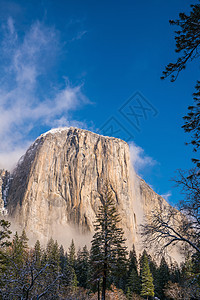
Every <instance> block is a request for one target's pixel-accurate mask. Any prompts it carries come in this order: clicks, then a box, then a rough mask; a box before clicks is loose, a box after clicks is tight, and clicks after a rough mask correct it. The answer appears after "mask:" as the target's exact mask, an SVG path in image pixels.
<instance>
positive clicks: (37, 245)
mask: <svg viewBox="0 0 200 300" xmlns="http://www.w3.org/2000/svg"><path fill="white" fill-rule="evenodd" d="M33 255H34V258H35V266H36V268H37V269H39V268H40V266H41V260H42V250H41V246H40V241H39V240H37V241H36V243H35V246H34V252H33Z"/></svg>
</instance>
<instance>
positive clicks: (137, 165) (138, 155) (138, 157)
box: [129, 142, 157, 175]
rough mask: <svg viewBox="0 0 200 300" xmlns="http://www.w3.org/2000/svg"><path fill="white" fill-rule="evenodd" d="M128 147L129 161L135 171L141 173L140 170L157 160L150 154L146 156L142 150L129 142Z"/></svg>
mask: <svg viewBox="0 0 200 300" xmlns="http://www.w3.org/2000/svg"><path fill="white" fill-rule="evenodd" d="M129 149H130V157H131V163H132V165H133V167H134V169H135V171H136V172H137V173H138V174H139V175H141V173H142V171H143V170H144V169H145V168H147V167H152V166H154V165H155V164H157V162H156V161H155V160H154V159H153V158H152V157H150V156H147V155H146V154H145V153H144V150H143V149H142V148H141V147H139V146H137V145H136V144H134V143H133V142H131V143H130V144H129Z"/></svg>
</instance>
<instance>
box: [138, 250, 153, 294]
mask: <svg viewBox="0 0 200 300" xmlns="http://www.w3.org/2000/svg"><path fill="white" fill-rule="evenodd" d="M141 296H143V297H146V298H147V299H148V297H149V296H150V297H153V296H154V285H153V277H152V274H151V272H150V268H149V262H148V257H147V255H146V253H144V255H143V262H142V270H141Z"/></svg>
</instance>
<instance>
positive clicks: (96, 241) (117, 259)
mask: <svg viewBox="0 0 200 300" xmlns="http://www.w3.org/2000/svg"><path fill="white" fill-rule="evenodd" d="M120 222H121V219H120V216H119V214H118V212H117V209H116V204H115V201H114V199H113V196H112V190H111V189H110V188H109V187H108V186H106V188H105V192H103V193H102V195H101V205H100V207H99V211H98V213H97V216H96V222H95V233H94V235H93V239H92V241H91V248H90V250H89V249H88V248H87V246H84V247H83V248H82V249H78V251H76V247H75V244H74V241H73V240H72V241H71V245H70V247H69V249H67V251H65V250H64V247H63V246H62V245H61V246H60V245H58V243H57V241H54V240H53V239H52V238H51V239H50V240H49V241H48V243H47V245H46V247H45V248H44V247H42V246H41V243H40V241H39V240H38V241H36V243H35V245H34V247H32V248H30V247H29V246H28V238H27V235H26V232H25V231H24V230H23V231H22V233H21V235H19V234H18V233H17V232H16V233H15V235H14V236H13V238H12V241H10V239H11V238H10V235H11V231H10V223H9V222H8V221H5V220H1V221H0V225H1V230H0V246H1V248H0V297H1V299H23V300H24V299H32V300H36V299H68V300H70V299H71V300H75V299H103V300H105V299H154V297H157V299H198V297H199V288H200V282H199V274H200V264H199V258H198V257H197V256H196V255H192V256H190V257H189V256H188V257H187V260H186V262H185V263H184V264H182V265H181V266H180V267H179V266H178V264H177V263H175V262H174V263H173V264H172V263H171V264H168V263H167V261H166V260H165V258H164V257H162V258H161V260H160V263H159V264H157V263H156V261H155V260H154V259H153V258H152V257H151V256H150V254H149V253H148V252H147V251H146V250H144V251H143V253H142V254H141V255H140V256H139V257H137V255H136V251H135V247H134V245H133V247H132V250H131V251H130V252H129V253H128V251H127V247H126V244H125V242H126V240H125V238H124V233H123V230H122V228H121V227H120ZM186 297H187V298H186ZM195 297H196V298H195Z"/></svg>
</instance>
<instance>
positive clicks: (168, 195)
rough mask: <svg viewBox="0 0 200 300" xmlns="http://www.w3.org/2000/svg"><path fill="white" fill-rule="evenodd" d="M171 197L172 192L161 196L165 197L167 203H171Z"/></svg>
mask: <svg viewBox="0 0 200 300" xmlns="http://www.w3.org/2000/svg"><path fill="white" fill-rule="evenodd" d="M171 196H172V193H171V192H167V193H165V194H162V195H161V197H163V198H164V199H165V200H166V201H167V202H169V198H170V197H171Z"/></svg>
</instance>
